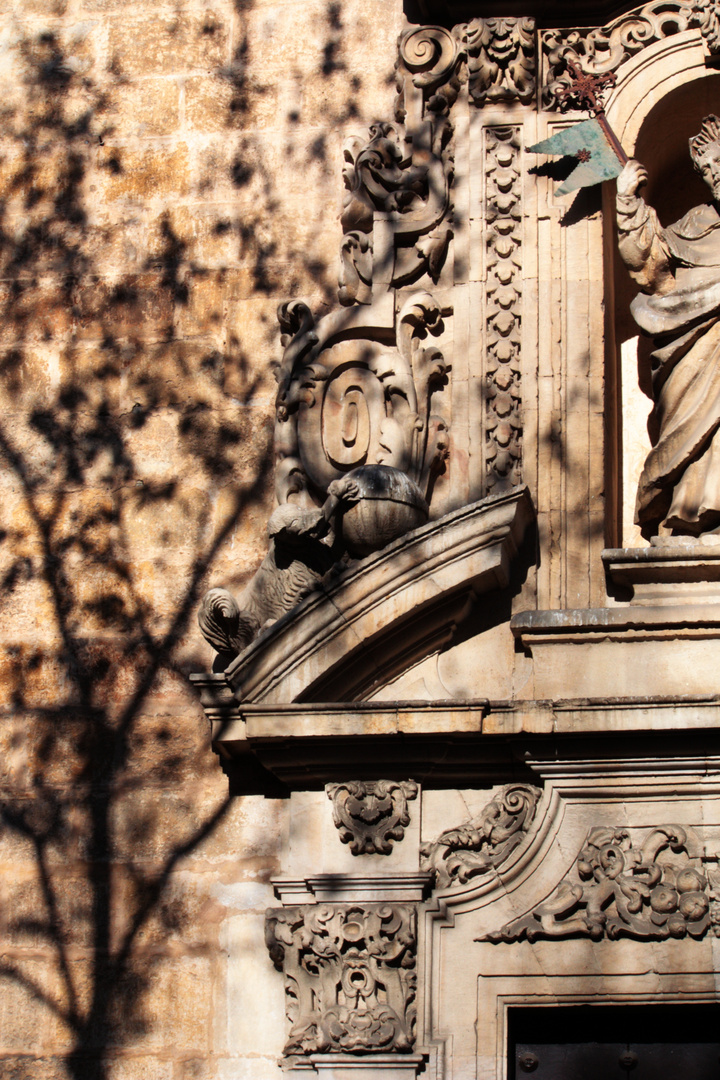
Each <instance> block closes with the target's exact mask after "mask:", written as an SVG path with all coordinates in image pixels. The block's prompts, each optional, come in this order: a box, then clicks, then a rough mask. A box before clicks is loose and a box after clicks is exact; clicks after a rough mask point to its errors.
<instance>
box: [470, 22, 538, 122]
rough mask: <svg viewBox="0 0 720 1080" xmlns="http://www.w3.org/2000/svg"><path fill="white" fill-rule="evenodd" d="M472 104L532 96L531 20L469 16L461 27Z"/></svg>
mask: <svg viewBox="0 0 720 1080" xmlns="http://www.w3.org/2000/svg"><path fill="white" fill-rule="evenodd" d="M462 42H463V44H464V46H465V49H466V51H467V65H468V89H469V91H470V97H471V98H472V100H473V101H474V102H475V104H476V105H479V106H483V105H494V104H497V103H498V102H502V103H503V104H510V103H512V102H515V101H518V102H520V103H521V104H523V105H528V104H529V103H530V102H531V101H532V100H533V98H534V97H535V88H536V74H535V67H536V64H535V20H534V19H529V18H523V19H496V18H492V19H473V20H472V22H469V23H467V25H466V26H464V27H462Z"/></svg>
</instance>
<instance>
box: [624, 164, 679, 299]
mask: <svg viewBox="0 0 720 1080" xmlns="http://www.w3.org/2000/svg"><path fill="white" fill-rule="evenodd" d="M647 179H648V175H647V169H646V168H645V167H644V165H641V164H640V162H639V161H635V160H634V158H631V159H630V160H629V161H628V162H627V164H626V165H625V168H624V169H623V171H622V172H621V173H620V175H619V176H618V178H617V225H618V247H619V249H620V255H621V257H622V260H623V262H624V263H625V265H626V266H627V268H628V270H629V272H630V276H631V277H632V279H633V281H635V282H637V284H638V285H639V286H640V288H641V289H642V290H643V292H659V293H665V292H670V290H671V289H672V288H673V286H674V285H675V278H674V276H673V273H672V270H671V268H670V252H669V250H668V247H667V244H666V242H665V235H664V232H663V229H662V227H661V225H660V222H659V221H658V217H657V214H656V213H655V211H654V210H653V208H652V207H651V206H648V205H647V203H646V202H645V201H644V199H642V198H641V196H640V189H641V188H642V187H644V186H645V184H647Z"/></svg>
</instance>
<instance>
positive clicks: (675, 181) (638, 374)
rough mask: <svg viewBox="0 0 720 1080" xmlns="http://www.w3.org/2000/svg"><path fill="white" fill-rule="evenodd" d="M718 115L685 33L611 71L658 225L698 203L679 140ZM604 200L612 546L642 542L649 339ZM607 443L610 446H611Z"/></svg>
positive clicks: (715, 79) (719, 105) (715, 89)
mask: <svg viewBox="0 0 720 1080" xmlns="http://www.w3.org/2000/svg"><path fill="white" fill-rule="evenodd" d="M712 112H715V113H718V114H720V71H718V70H717V68H712V67H709V66H708V65H707V63H706V60H705V54H704V52H703V49H702V46H701V45H700V44H699V43H698V41H697V39H696V37H695V35H694V34H692V33H691V32H689V33H687V34H680V35H677V37H674V38H671V39H669V40H666V41H663V42H659V43H658V44H657V45H656V46H653V47H652V48H649V49H647V50H645V51H644V52H643V53H642V54H641V55H640V56H639V57H636V58H635V59H634V60H633V61H631V62H629V63H628V64H627V65H626V66H624V68H623V69H621V71H620V73H619V78H618V87H617V91H616V93H615V94H614V96H613V100H612V102H611V105H610V107H609V108H608V117H609V119H610V122H611V124H612V126H613V129H614V130H615V132H616V133H617V135H618V137H619V139H620V141H621V143H622V145H623V147H624V149H625V151H626V152H627V154H628V155H629V156H631V157H635V158H637V159H638V160H639V161H641V162H642V163H643V164H644V165H645V167H646V168H647V170H648V176H649V180H648V184H647V187H646V188H645V190H644V192H643V195H644V198H645V199H646V200H647V202H648V203H649V204H650V205H651V206H653V207H654V208H655V210H656V211H657V213H658V217H659V219H660V222H661V223H662V224H663V225H671V224H672V223H673V222H675V221H677V220H678V219H679V218H681V217H682V216H683V215H684V214H685V213H686V212H687V211H688V210H690V209H691V208H692V207H693V206H697V205H699V204H700V203H703V202H707V201H708V199H709V197H710V195H709V191H708V189H707V187H706V185H705V184H704V183H703V181H702V179H701V178H700V177H699V176H698V174H697V173H696V172H695V170H694V169H693V167H692V163H691V161H690V157H689V153H688V139H689V138H690V137H691V136H692V135H695V134H696V133H697V132H698V131H699V129H700V124H701V122H702V119H703V117H705V116H707V115H708V113H712ZM609 196H610V197H608V198H607V201H606V207H605V210H606V217H607V224H608V236H609V243H608V245H607V248H606V258H607V262H606V280H608V282H609V283H611V285H612V294H611V295H612V297H613V300H612V311H611V319H610V323H611V325H610V326H608V387H609V393H608V396H607V400H606V415H607V419H608V427H609V442H610V453H609V455H608V471H609V473H611V474H612V475H609V476H608V481H609V487H610V489H612V487H613V485H614V486H615V500H614V502H615V507H614V510H613V517H614V520H613V521H611V522H609V528H608V541H609V542H610V544H612V545H613V546H620V547H637V546H643V545H644V544H645V543H646V540H645V539H644V538H643V537H642V535H641V533H640V530H639V529H638V527H637V526H636V525H635V524H634V520H633V519H634V508H635V494H636V489H637V481H638V478H639V475H640V471H641V469H642V466H643V464H644V461H645V458H646V456H647V453H648V451H649V450H650V447H651V438H652V435H651V432H650V431H649V414H650V410H651V408H652V398H651V389H650V369H649V358H648V354H649V350H650V343H649V341H646V340H645V339H643V338H642V337H640V336H639V333H638V328H637V326H636V324H635V322H634V320H633V318H632V315H631V313H630V303H631V301H632V299H633V297H634V296H635V295H636V293H637V286H636V285H635V283H634V282H633V281H632V280H631V278H630V276H629V274H628V272H627V270H626V269H625V266H624V265H623V263H622V260H621V259H620V256H619V253H618V250H617V234H616V228H615V208H614V187H613V189H612V191H611V192H610V193H609ZM613 444H614V445H613Z"/></svg>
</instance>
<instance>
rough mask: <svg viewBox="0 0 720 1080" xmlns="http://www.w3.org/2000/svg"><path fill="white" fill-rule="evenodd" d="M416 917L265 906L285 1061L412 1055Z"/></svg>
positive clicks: (346, 908)
mask: <svg viewBox="0 0 720 1080" xmlns="http://www.w3.org/2000/svg"><path fill="white" fill-rule="evenodd" d="M416 923H417V917H416V911H415V908H414V906H412V905H409V904H367V905H362V906H352V905H345V904H318V905H316V906H315V905H307V906H298V907H288V908H271V909H270V910H268V912H267V916H266V922H265V939H266V942H267V946H268V949H269V951H270V955H271V957H272V960H273V962H274V964H275V967H276V968H277V969H278V971H282V972H284V975H285V994H286V1005H287V1016H288V1019H289V1021H290V1023H291V1029H290V1035H289V1038H288V1041H287V1043H286V1045H285V1050H284V1053H285V1055H286V1056H291V1055H307V1054H316V1053H333V1052H335V1053H337V1052H340V1051H345V1052H350V1053H352V1052H355V1053H358V1052H360V1053H372V1052H373V1051H375V1052H385V1053H388V1052H397V1053H404V1052H409V1051H411V1050H412V1048H413V1045H414V1039H415V1021H416V1007H415V994H416V972H415V963H416V948H417V932H416Z"/></svg>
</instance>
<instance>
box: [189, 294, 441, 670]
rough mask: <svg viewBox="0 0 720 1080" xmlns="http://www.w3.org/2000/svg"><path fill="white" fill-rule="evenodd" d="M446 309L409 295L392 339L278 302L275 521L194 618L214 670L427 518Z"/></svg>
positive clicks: (436, 463)
mask: <svg viewBox="0 0 720 1080" xmlns="http://www.w3.org/2000/svg"><path fill="white" fill-rule="evenodd" d="M445 313H446V312H445V311H444V309H442V308H441V307H440V305H439V304H438V302H437V301H436V300H435V299H434V297H433V296H431V295H430V294H429V293H427V292H419V293H415V294H412V295H410V296H409V297H408V299H407V300H406V301H405V303H404V304H403V305H402V307H401V309H400V311H399V312H398V313H397V315H396V317H395V319H394V328H393V324H392V323H391V332H392V338H391V340H388V338H389V336H390V335H388V332H387V330H386V329H385V328H384V327H378V329H377V330H375V328H374V326H373V325H372V323H371V325H370V326H369V327H367V328H366V329H365V333H366V334H367V337H365V338H359V337H358V336H357V334H356V332H355V331H354V329H353V326H352V323H351V325H350V328H349V330H348V332H347V334H345V335H343V334H340V333H337V332H333V330H334V327H333V326H331V327H325V328H323V327H322V326H321V325H320V324H316V323H315V320H314V318H313V316H312V314H311V312H310V310H309V308H308V307H307V306H306V305H305V304H303V303H301V302H299V301H294V302H292V303H289V304H284V305H282V306H281V309H280V312H279V318H280V323H281V327H282V329H283V331H284V334H283V338H282V341H283V345H284V346H285V353H284V356H283V360H282V363H281V365H280V369H279V372H278V383H279V386H278V393H277V399H276V409H275V413H276V420H275V493H276V497H277V501H278V503H279V505H278V507H277V509H276V510H275V511H274V512H273V514H272V516H271V517H270V520H269V522H268V539H269V548H268V553H267V555H266V557H265V559H264V561H263V563H262V564H261V566H260V568H259V569H258V571H257V572H256V574H255V576H254V577H253V578H252V580H251V581H250V583H249V585H248V586H247V588H246V589H245V592H244V594H243V595H242V597H240V599H239V601H236V600H235V599H234V597H233V596H232V595H231V594H230V593H229V592H228V591H227V590H225V589H218V588H215V589H211V590H210V592H209V593H207V595H206V596H205V598H204V600H203V603H202V606H201V610H200V614H199V623H200V628H201V630H202V631H203V633H204V635H205V637H206V639H207V640H208V641H209V642H210V644H211V645H212V646H213V647H214V648H215V649H217V651H218V653H219V656H218V658H217V660H216V662H215V669H216V670H224V669H225V668H226V667H227V666H228V664H229V663H230V662H231V661H232V659H233V658H234V657H235V656H237V655H238V653H239V652H240V651H242V649H243V648H245V646H246V645H248V644H249V643H250V642H251V641H252V640H253V638H254V637H256V636H257V634H258V633H259V632H260V631H261V630H262V629H264V628H265V627H267V626H270V625H272V623H274V622H275V621H276V620H277V619H279V618H280V617H281V616H282V615H284V614H286V613H287V612H288V611H290V610H291V609H292V608H293V607H294V606H295V605H296V604H297V603H298V602H299V601H300V600H301V599H302V598H303V597H304V596H306V595H307V594H308V593H309V592H311V591H312V590H313V588H314V587H315V586H316V584H317V583H318V582H319V581H320V579H321V578H322V577H323V576H324V575H325V574H326V573H327V572H328V571H329V570H330V569H331V567H332V566H334V565H335V564H336V563H338V562H339V560H340V559H342V558H348V557H352V558H363V557H364V556H365V555H368V554H370V553H372V552H374V551H379V550H381V549H382V548H383V547H385V546H386V545H387V544H389V543H391V542H392V541H393V540H395V539H397V538H398V537H400V536H403V535H404V534H405V533H407V532H409V531H410V530H412V529H414V528H417V527H418V526H419V525H423V524H424V523H425V522H426V521H427V520H428V504H429V502H430V500H431V498H432V489H433V486H434V482H435V478H436V477H437V475H438V473H439V472H440V471H441V470H442V469H443V467H444V461H445V458H446V455H447V448H448V424H447V422H446V421H445V420H444V418H443V417H442V415H441V414H440V413H439V412H436V405H435V400H436V396H439V395H441V394H442V391H443V388H444V387H445V385H446V384H447V371H448V368H447V365H446V363H445V360H444V357H443V354H442V352H441V351H440V349H439V348H438V347H437V346H436V345H435V344H434V343H433V341H432V339H433V337H436V336H437V335H439V334H440V333H441V332H442V330H443V327H444V323H443V315H444V314H445ZM328 318H331V317H328ZM375 334H377V337H376V338H375V337H374V335H375ZM328 336H331V337H332V343H327V338H328Z"/></svg>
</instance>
